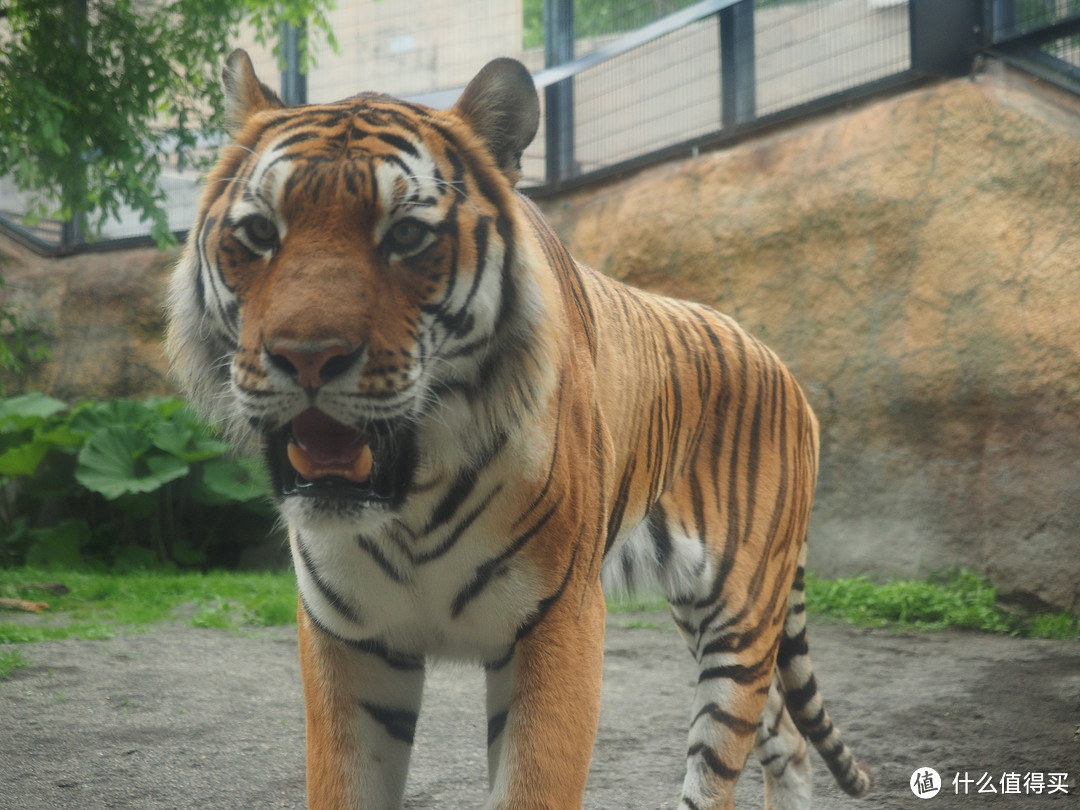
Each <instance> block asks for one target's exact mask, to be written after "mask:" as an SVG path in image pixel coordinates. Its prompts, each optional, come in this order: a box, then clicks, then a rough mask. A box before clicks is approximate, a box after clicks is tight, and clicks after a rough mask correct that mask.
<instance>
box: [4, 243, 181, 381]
mask: <svg viewBox="0 0 1080 810" xmlns="http://www.w3.org/2000/svg"><path fill="white" fill-rule="evenodd" d="M174 259H175V255H174V254H172V253H162V252H160V251H157V250H155V249H152V248H143V249H138V250H123V251H119V250H118V251H109V252H101V253H84V254H81V255H78V256H69V257H65V258H55V259H43V258H42V257H40V256H38V255H36V254H34V253H33V252H31V251H30V250H27V249H26V248H24V247H22V246H20V245H18V244H16V243H15V242H12V241H11V240H9V239H6V238H3V237H0V273H2V275H3V277H4V281H5V288H4V290H3V291H2V295H3V297H4V301H5V306H6V307H7V308H8V309H10V310H11V311H13V312H14V313H16V315H17V317H18V319H19V322H20V323H21V324H22V325H23V327H24V328H25V329H27V330H29V331H30V332H31V333H32V334H34V335H35V336H36V337H37V338H38V339H39V340H40V341H41V345H42V346H43V347H44V348H45V349H47V350H48V352H49V358H48V359H47V360H46V361H45V362H42V363H38V364H34V365H33V366H32V368H31V369H30V373H29V374H28V375H27V376H26V377H25V378H23V379H21V380H13V379H5V384H6V387H7V389H8V391H9V393H18V392H20V391H23V390H32V389H37V390H43V391H46V392H47V393H49V394H51V395H53V396H55V397H59V398H60V399H65V400H68V401H75V400H78V399H83V398H88V397H128V396H130V397H141V396H148V395H150V394H163V393H166V392H167V391H168V383H167V378H166V374H167V372H166V369H167V364H166V363H165V359H164V356H163V355H162V351H161V340H162V335H163V334H164V324H165V321H164V303H165V297H164V295H165V283H166V279H167V277H168V271H169V268H170V266H171V264H172V262H173V261H174ZM5 326H6V325H5Z"/></svg>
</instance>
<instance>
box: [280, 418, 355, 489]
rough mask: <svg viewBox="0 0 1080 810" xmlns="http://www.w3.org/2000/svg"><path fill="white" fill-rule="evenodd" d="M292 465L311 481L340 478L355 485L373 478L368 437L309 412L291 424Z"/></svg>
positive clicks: (289, 451)
mask: <svg viewBox="0 0 1080 810" xmlns="http://www.w3.org/2000/svg"><path fill="white" fill-rule="evenodd" d="M287 450H288V454H289V463H290V464H292V466H293V469H295V470H296V471H297V472H298V473H300V475H301V476H303V477H304V478H306V479H307V480H308V481H314V480H316V479H318V478H326V477H328V476H332V475H333V476H337V477H339V478H344V479H345V480H346V481H351V482H352V483H354V484H363V483H365V482H367V480H368V479H369V478H370V477H371V468H372V466H373V464H374V460H373V458H372V455H371V445H370V444H368V441H367V437H366V436H365V435H364V434H363V433H361V432H360V431H358V430H354V429H353V428H351V427H349V426H348V425H343V424H341V423H340V422H337V421H335V420H333V419H331V418H330V417H329V416H327V415H326V414H324V413H323V412H322V411H320V410H317V409H315V408H309V409H308V410H306V411H304V412H303V413H302V414H300V415H299V416H297V417H296V418H295V419H293V421H292V441H291V442H289V446H288V448H287Z"/></svg>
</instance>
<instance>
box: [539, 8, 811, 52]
mask: <svg viewBox="0 0 1080 810" xmlns="http://www.w3.org/2000/svg"><path fill="white" fill-rule="evenodd" d="M696 2H698V0H574V4H573V5H574V37H575V38H576V39H589V38H591V37H600V36H605V35H608V34H619V33H622V32H624V31H633V30H634V29H636V28H641V27H642V26H644V25H648V24H649V23H651V22H655V21H656V20H659V19H660V18H661V17H666V16H667V15H668V14H674V13H675V12H676V11H679V10H681V9H684V8H686V7H687V6H691V5H693V4H694V3H696ZM799 2H805V0H755V2H754V8H757V9H760V8H767V7H769V6H780V5H788V4H790V3H799ZM522 15H523V26H522V28H523V32H522V47H523V48H541V47H543V45H544V0H523V3H522ZM578 55H579V56H580V55H581V54H580V53H579V54H578Z"/></svg>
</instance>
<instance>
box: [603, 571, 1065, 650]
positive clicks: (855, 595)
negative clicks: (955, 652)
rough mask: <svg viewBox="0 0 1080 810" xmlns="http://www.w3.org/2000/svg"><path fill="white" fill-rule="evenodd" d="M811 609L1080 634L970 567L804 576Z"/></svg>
mask: <svg viewBox="0 0 1080 810" xmlns="http://www.w3.org/2000/svg"><path fill="white" fill-rule="evenodd" d="M806 603H807V608H808V609H809V610H810V611H811V612H813V613H814V614H816V615H822V616H831V617H835V618H838V619H841V620H843V621H846V622H850V623H852V624H857V625H861V626H865V627H893V628H905V629H914V630H945V629H949V628H953V629H967V630H981V631H984V632H990V633H1003V634H1006V635H1013V636H1024V637H1027V638H1058V639H1075V638H1080V617H1078V616H1074V615H1073V614H1071V613H1066V612H1054V613H1024V612H1019V611H1015V610H1009V609H1006V608H1004V607H1002V605H1001V604H1000V601H999V600H998V595H997V591H996V590H995V589H994V587H993V586H992V585H990V583H988V582H986V581H985V580H984V579H982V578H981V577H979V576H978V575H977V574H974V573H972V572H971V571H965V570H954V571H945V572H942V573H940V574H938V575H936V576H934V577H931V578H930V579H929V580H893V581H891V582H886V583H884V584H877V583H874V582H871V581H870V580H869V579H867V578H866V577H849V578H845V579H821V578H819V577H817V576H815V575H814V574H813V573H811V572H808V573H807V575H806ZM663 608H664V601H663V600H662V599H661V598H660V597H658V596H654V595H653V596H650V595H642V596H627V595H616V596H614V597H609V598H608V611H609V612H610V613H637V612H642V611H655V610H663Z"/></svg>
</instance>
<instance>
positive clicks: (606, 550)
mask: <svg viewBox="0 0 1080 810" xmlns="http://www.w3.org/2000/svg"><path fill="white" fill-rule="evenodd" d="M225 84H226V95H227V99H228V118H229V121H230V126H231V128H232V133H233V136H234V143H233V145H232V146H230V147H228V148H227V149H226V150H225V152H224V154H223V155H222V157H221V160H220V162H219V164H218V167H217V168H216V169H215V170H214V172H213V173H212V174H211V175H210V177H209V179H208V183H207V189H206V192H205V194H204V196H203V199H202V203H201V206H200V214H199V217H198V220H197V223H196V226H195V227H194V228H193V229H192V232H191V235H190V237H189V241H188V244H187V249H186V251H185V254H184V256H183V257H182V259H181V260H180V262H179V264H178V265H177V268H176V271H175V273H174V278H173V284H172V292H171V302H170V326H169V337H168V351H169V353H170V356H171V358H172V362H173V365H174V368H175V369H176V372H177V374H178V376H179V378H180V379H181V381H182V382H183V384H184V385H185V387H186V388H187V390H188V391H189V393H190V395H191V396H192V397H193V399H194V400H195V401H197V402H198V403H199V404H200V405H201V406H202V408H203V409H204V410H205V412H206V413H207V414H208V416H209V417H210V418H212V419H214V420H215V421H216V422H218V423H219V424H221V425H222V426H223V427H224V428H225V429H226V430H227V431H228V432H229V434H230V435H231V436H233V437H234V438H235V440H236V441H237V442H238V443H241V444H243V443H245V442H246V443H248V444H249V445H251V446H256V447H263V448H264V449H265V451H266V453H267V458H268V463H269V464H270V467H271V472H272V474H273V478H274V480H275V483H276V487H277V496H278V504H279V507H280V511H281V514H282V516H283V518H284V520H285V522H286V523H287V524H288V526H289V532H290V538H291V539H290V542H291V547H292V552H293V560H294V564H295V568H296V574H297V580H298V584H299V590H300V606H299V626H300V650H301V665H302V673H303V679H304V695H305V703H306V708H307V745H308V797H309V805H310V806H311V807H312V808H349V807H365V808H396V807H400V805H401V800H402V793H403V790H404V784H405V778H406V773H407V769H408V761H409V752H410V747H411V742H412V737H413V732H414V729H415V726H416V720H417V716H418V712H419V707H420V700H421V694H422V690H423V680H424V666H425V661H426V660H427V659H433V658H438V657H443V658H451V659H461V660H470V661H476V662H479V663H480V664H482V665H483V667H484V669H485V673H486V678H487V684H488V759H489V779H490V786H491V793H490V798H489V801H488V803H487V805H486V807H488V808H507V809H510V808H514V809H523V808H533V807H536V808H539V807H545V808H576V807H580V805H581V801H582V796H583V794H584V788H585V780H586V776H587V773H588V764H589V758H590V756H591V751H592V744H593V738H594V736H595V733H596V727H597V722H598V713H599V694H600V672H601V662H602V656H603V652H602V647H603V632H604V603H603V597H602V586H601V582H603V588H604V589H609V590H610V589H634V588H652V589H658V590H660V591H661V592H663V593H664V594H665V595H666V596H667V598H668V601H669V603H670V605H671V610H672V615H673V617H674V619H675V622H676V624H677V625H678V627H679V629H680V631H681V632H682V633H683V635H684V637H685V638H686V641H687V644H688V646H689V648H690V651H691V652H692V654H693V655H694V656H695V658H696V660H697V661H698V663H699V665H700V670H699V672H700V676H699V681H698V684H697V688H696V691H695V696H694V708H693V714H692V717H691V725H690V734H689V744H688V750H687V770H686V777H685V781H684V786H683V795H682V800H681V802H682V803H681V805H680V806H682V807H684V808H691V809H694V808H698V809H699V810H706V808H724V807H731V806H732V805H733V790H734V785H735V782H736V780H737V778H738V776H739V773H740V771H741V770H742V767H743V765H744V763H745V760H746V758H747V756H748V755H749V753H750V751H751V750H754V751H756V752H757V754H758V757H759V759H760V760H761V762H762V765H763V767H764V769H765V777H766V788H767V805H768V806H769V807H775V808H800V807H806V806H808V802H809V786H810V780H809V772H808V763H807V755H806V751H807V747H806V743H805V741H804V736H805V738H806V739H809V740H810V741H811V742H812V743H813V744H814V745H815V746H816V747H817V749H818V750H819V752H821V754H822V755H823V756H824V757H825V759H826V762H827V764H828V765H829V768H830V770H831V771H832V772H833V774H834V776H835V777H836V779H837V781H838V782H839V783H840V784H841V786H842V787H843V788H844V789H845V790H847V791H848V792H849V793H851V794H853V795H861V794H863V793H865V792H866V791H867V790H869V788H870V776H869V773H868V772H867V771H866V770H865V769H863V768H862V767H861V766H859V765H857V764H856V763H855V760H854V759H853V757H852V755H851V753H850V751H849V750H848V749H847V748H846V747H845V746H844V744H843V742H842V741H841V740H840V736H839V733H838V732H837V730H836V728H835V727H834V726H833V724H832V722H831V721H830V719H829V717H828V715H827V714H826V713H825V711H824V709H823V708H822V704H821V698H820V695H819V694H818V692H817V688H816V685H815V681H814V675H813V670H812V668H811V665H810V660H809V657H808V652H807V645H806V634H805V629H806V626H805V612H804V600H803V585H802V582H803V578H802V572H803V566H804V564H805V537H806V527H807V521H808V519H809V515H810V507H811V502H812V498H813V490H814V481H815V477H816V467H817V451H818V434H817V423H816V420H815V418H814V415H813V413H812V412H811V410H810V408H809V406H808V405H807V403H806V400H805V398H804V396H803V394H802V392H801V391H800V389H799V387H798V385H797V384H796V383H795V381H794V380H793V378H792V377H791V375H790V374H789V372H788V371H787V369H785V367H784V366H783V365H782V364H781V363H780V362H779V360H777V358H776V357H775V356H774V355H773V354H772V353H771V352H770V351H769V350H768V349H767V348H766V347H764V346H763V345H762V344H761V343H759V342H758V341H756V340H755V339H754V338H752V337H751V336H749V335H748V334H747V333H746V332H744V331H743V330H742V329H741V328H740V327H739V326H738V325H737V324H736V323H735V322H734V321H732V320H731V319H730V318H727V317H725V316H723V315H721V314H719V313H716V312H714V311H712V310H710V309H708V308H707V307H703V306H699V305H696V304H691V303H686V302H681V301H674V300H670V299H665V298H660V297H657V296H652V295H649V294H646V293H644V292H640V291H637V290H634V289H631V288H629V287H626V286H623V285H621V284H619V283H617V282H615V281H612V280H610V279H608V278H606V277H604V276H601V275H599V274H597V273H595V272H593V271H591V270H589V269H588V268H586V267H584V266H582V265H580V264H578V263H577V262H575V261H574V260H573V259H572V258H571V257H570V256H569V254H568V253H567V252H566V250H565V248H564V247H563V246H562V244H561V243H560V242H559V240H558V238H557V237H556V236H555V234H554V233H553V232H552V230H551V228H550V227H549V226H548V225H547V223H546V222H545V221H544V219H543V217H542V216H541V215H540V213H539V212H538V210H537V209H536V208H535V207H534V206H533V205H532V204H531V203H529V202H528V201H527V200H525V199H524V198H522V197H519V196H517V195H515V193H514V191H513V184H514V182H515V181H516V179H517V177H518V174H519V169H518V159H519V157H520V153H521V150H522V149H524V147H525V145H526V144H527V143H528V141H529V140H531V138H532V136H533V134H534V133H535V130H536V124H537V118H538V113H537V100H536V93H535V90H534V89H533V88H532V84H531V80H530V79H529V77H528V74H527V73H525V71H524V69H523V68H522V67H521V66H520V65H518V64H517V63H513V62H511V61H509V60H497V61H496V62H494V63H492V64H491V65H489V66H488V67H486V68H485V69H484V70H483V71H482V72H481V73H480V74H479V75H478V77H477V78H476V79H475V80H474V81H473V83H472V84H470V86H469V88H468V89H467V90H466V91H465V94H464V95H463V97H462V100H461V101H460V102H459V103H458V104H457V106H456V107H455V108H454V109H452V110H449V111H445V112H440V111H434V110H429V109H426V108H422V107H417V106H412V105H408V104H404V103H402V102H398V101H394V100H391V99H387V98H385V97H382V96H377V95H370V94H368V95H362V96H358V97H355V98H353V99H348V100H346V101H343V102H339V103H336V104H327V105H315V106H310V107H303V108H298V109H285V108H283V107H282V105H281V104H280V102H279V101H278V100H277V98H276V97H275V96H274V95H273V94H272V93H271V92H270V91H269V90H268V89H267V88H266V87H265V86H263V85H261V84H260V83H259V82H258V80H257V79H256V78H255V76H254V73H253V72H252V70H251V65H250V62H249V60H248V59H247V57H246V55H244V54H243V53H242V52H237V53H236V54H234V55H233V56H232V57H230V60H229V65H228V67H227V68H226V73H225ZM312 410H314V411H317V412H318V414H320V416H319V419H320V420H322V421H320V424H325V422H327V421H328V420H330V419H332V420H333V423H332V424H333V425H335V427H334V428H333V430H332V431H331V432H330V434H329V435H331V436H334V437H344V438H341V441H340V443H342V444H346V445H348V444H350V443H356V444H357V446H359V444H366V446H367V447H368V448H369V449H370V451H371V456H372V458H373V459H374V462H373V463H374V466H373V467H372V468H371V472H370V474H369V477H368V480H366V481H364V480H363V479H364V476H363V475H362V474H360V473H356V474H353V473H350V472H349V471H348V470H346V471H345V472H339V473H334V474H330V473H327V472H325V470H323V469H322V468H319V469H316V470H315V472H314V473H311V474H312V475H313V477H314V478H315V480H314V481H310V482H309V481H306V480H305V479H303V477H302V476H300V475H299V473H298V472H297V471H296V470H294V469H291V467H290V466H289V464H287V463H286V462H285V461H284V459H285V456H286V454H285V453H284V448H285V447H286V446H287V445H288V444H289V442H292V443H293V444H303V440H302V439H301V438H298V436H297V434H298V433H299V432H300V431H301V427H300V423H301V422H302V421H303V420H302V419H300V418H298V417H300V416H301V414H310V413H311V411H312ZM290 431H291V433H290ZM320 441H322V440H320ZM330 444H332V443H331V442H327V445H328V446H327V447H323V449H322V450H321V452H322V453H323V454H324V455H328V456H332V455H334V454H333V452H332V451H333V450H334V449H335V448H334V447H332V446H329V445H330ZM275 448H277V449H275ZM293 450H294V448H292V447H290V448H289V451H290V452H292V451H293ZM304 452H307V451H306V450H305V451H304ZM350 452H352V451H350ZM289 458H290V459H292V458H293V457H292V456H289ZM335 458H336V456H335ZM352 458H353V456H351V455H350V456H349V459H352ZM328 463H329V462H328ZM334 463H337V462H334ZM348 463H349V464H351V463H352V461H351V460H350V461H349V462H348ZM327 469H328V468H327ZM349 469H352V468H349ZM350 476H352V477H350ZM293 481H295V482H296V484H295V486H293V485H292V484H291V483H290V482H293Z"/></svg>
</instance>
